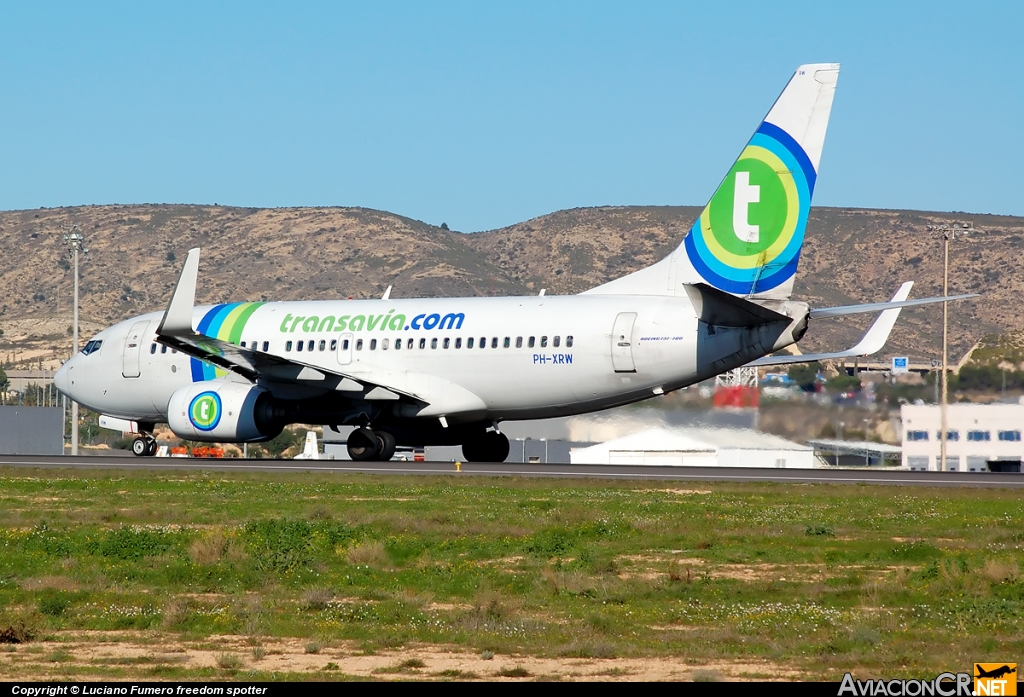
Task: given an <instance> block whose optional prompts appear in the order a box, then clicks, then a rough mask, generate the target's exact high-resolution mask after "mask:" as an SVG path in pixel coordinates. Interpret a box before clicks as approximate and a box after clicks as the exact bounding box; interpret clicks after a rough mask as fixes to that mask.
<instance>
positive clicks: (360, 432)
mask: <svg viewBox="0 0 1024 697" xmlns="http://www.w3.org/2000/svg"><path fill="white" fill-rule="evenodd" d="M345 446H346V447H347V448H348V456H349V457H351V458H352V459H353V460H356V461H360V462H366V461H368V460H376V459H377V455H378V454H379V453H380V451H381V446H382V443H381V441H380V440H378V439H377V434H376V433H374V432H373V431H371V430H370V429H368V428H357V429H356V430H354V431H352V433H350V434H348V441H346V443H345Z"/></svg>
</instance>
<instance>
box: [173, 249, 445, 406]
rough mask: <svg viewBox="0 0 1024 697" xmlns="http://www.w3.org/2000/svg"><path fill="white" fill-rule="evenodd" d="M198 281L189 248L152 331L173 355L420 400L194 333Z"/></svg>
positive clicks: (250, 375)
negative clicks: (169, 297)
mask: <svg viewBox="0 0 1024 697" xmlns="http://www.w3.org/2000/svg"><path fill="white" fill-rule="evenodd" d="M198 277H199V248H198V247H196V248H195V249H190V250H189V252H188V258H187V259H185V265H184V267H183V268H182V270H181V276H180V277H179V278H178V284H177V285H176V286H175V288H174V294H173V295H172V296H171V301H170V303H169V304H168V306H167V310H166V311H165V312H164V316H163V319H162V320H161V321H160V326H159V327H157V330H156V340H157V342H158V343H161V344H165V345H167V346H170V347H171V348H174V349H177V350H178V351H180V352H182V353H184V354H186V355H188V356H192V357H193V358H198V359H199V360H202V361H206V362H207V363H211V364H213V365H215V366H217V367H218V368H222V369H224V370H227V371H230V372H232V373H235V374H237V375H241V376H242V377H244V378H245V379H247V380H249V381H250V382H256V380H257V379H260V378H262V379H265V380H271V381H275V380H276V381H282V382H305V383H307V384H315V383H320V386H322V387H324V388H326V389H333V390H337V391H339V392H353V393H354V392H358V393H365V397H366V398H367V399H399V395H404V396H406V397H409V398H411V399H415V400H417V401H420V402H424V401H425V400H422V399H420V398H419V397H417V396H416V395H414V394H408V393H405V392H402V391H400V390H396V389H394V388H392V387H388V386H386V385H378V384H375V383H372V382H368V381H366V380H365V379H363V378H356V377H352V376H351V375H346V374H344V373H340V372H334V371H328V370H325V369H324V368H322V367H319V366H312V365H308V364H305V363H301V362H298V361H293V360H289V359H286V358H282V357H280V356H274V355H271V354H269V353H263V352H262V351H256V350H254V349H251V348H242V347H241V346H235V345H234V344H232V343H230V342H228V341H223V340H222V339H217V338H214V337H211V336H206V335H205V334H200V333H198V332H197V331H196V330H195V329H193V328H192V315H193V307H194V306H195V297H196V283H197V279H198Z"/></svg>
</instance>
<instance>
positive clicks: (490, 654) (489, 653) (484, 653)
mask: <svg viewBox="0 0 1024 697" xmlns="http://www.w3.org/2000/svg"><path fill="white" fill-rule="evenodd" d="M480 658H482V659H484V660H485V661H490V660H492V659H493V658H494V652H493V651H490V650H484V651H481V652H480Z"/></svg>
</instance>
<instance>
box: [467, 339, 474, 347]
mask: <svg viewBox="0 0 1024 697" xmlns="http://www.w3.org/2000/svg"><path fill="white" fill-rule="evenodd" d="M466 348H473V337H469V338H468V339H466Z"/></svg>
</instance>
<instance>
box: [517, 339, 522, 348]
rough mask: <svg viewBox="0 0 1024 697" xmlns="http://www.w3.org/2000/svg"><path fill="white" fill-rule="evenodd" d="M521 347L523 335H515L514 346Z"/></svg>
mask: <svg viewBox="0 0 1024 697" xmlns="http://www.w3.org/2000/svg"><path fill="white" fill-rule="evenodd" d="M522 347H523V337H521V336H517V337H516V348H522Z"/></svg>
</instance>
